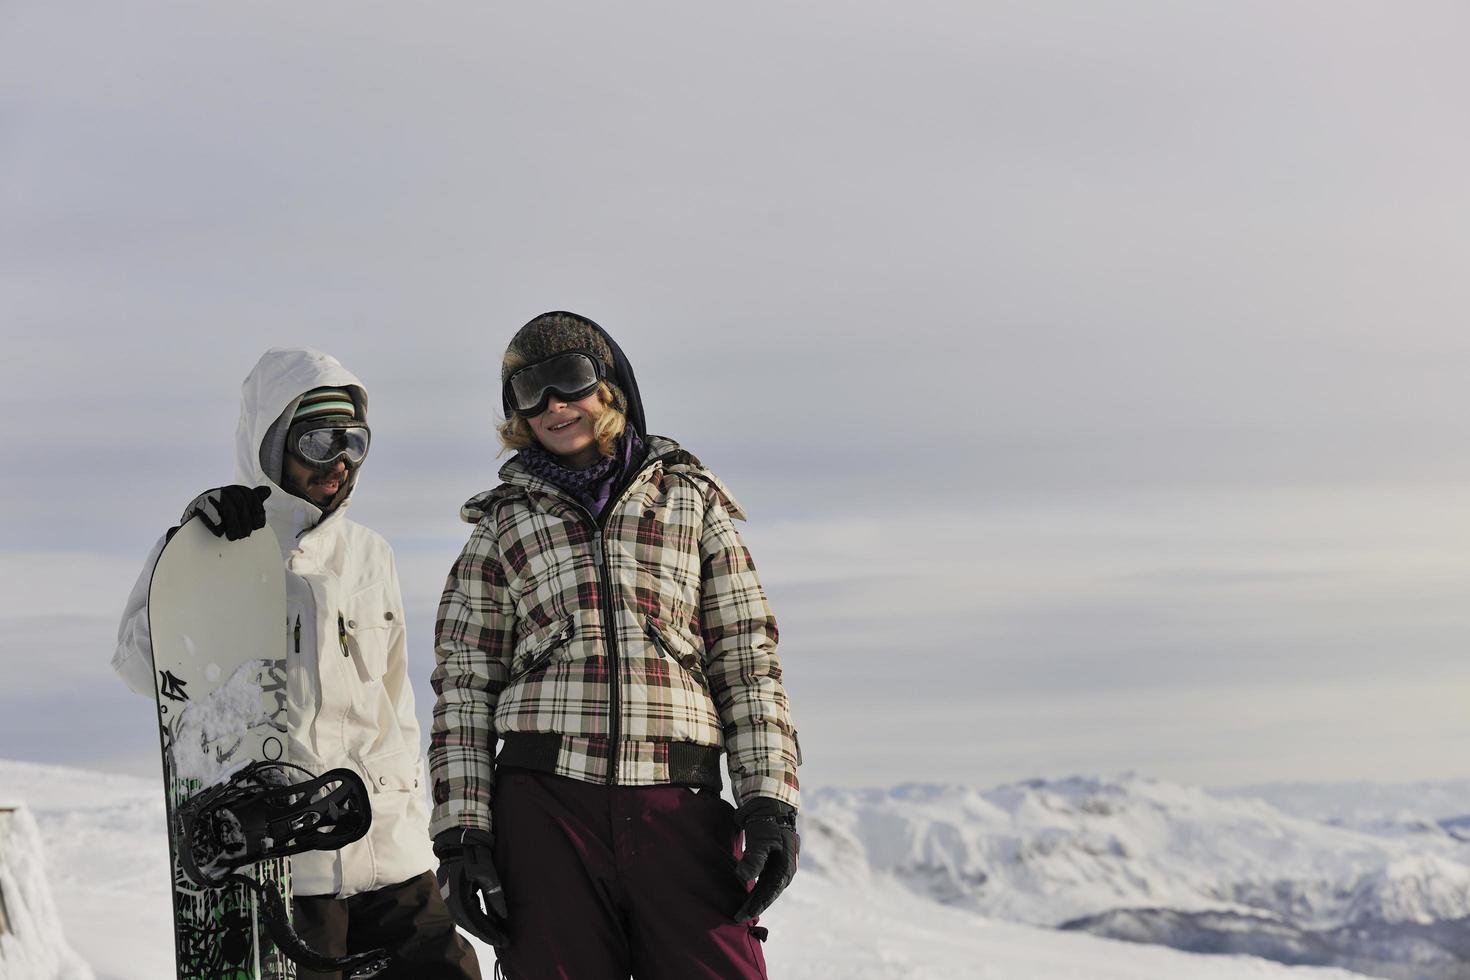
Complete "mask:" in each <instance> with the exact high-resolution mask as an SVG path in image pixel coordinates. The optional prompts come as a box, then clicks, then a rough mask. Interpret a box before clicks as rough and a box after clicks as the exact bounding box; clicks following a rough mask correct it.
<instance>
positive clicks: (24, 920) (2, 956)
mask: <svg viewBox="0 0 1470 980" xmlns="http://www.w3.org/2000/svg"><path fill="white" fill-rule="evenodd" d="M4 785H6V784H4V783H0V786H4ZM6 798H11V797H9V794H8V792H7V793H6ZM51 890H52V875H51V869H50V862H49V861H48V859H47V856H46V853H45V848H44V846H43V845H42V842H41V831H40V829H39V828H38V827H37V826H36V821H35V819H34V818H33V817H32V816H31V814H30V811H29V810H28V809H27V808H26V807H25V806H24V805H19V804H11V803H6V802H4V798H0V978H3V980H93V976H94V974H93V972H92V968H91V967H90V966H88V965H87V963H86V962H85V961H84V960H83V959H82V958H81V957H80V956H78V955H77V953H76V952H75V951H74V950H73V949H72V947H71V946H70V945H69V944H68V943H67V940H66V930H65V929H64V928H63V925H62V918H61V916H60V915H58V914H57V910H56V904H55V902H54V901H53V900H52V894H51ZM73 925H74V924H73Z"/></svg>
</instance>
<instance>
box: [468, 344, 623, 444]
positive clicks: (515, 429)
mask: <svg viewBox="0 0 1470 980" xmlns="http://www.w3.org/2000/svg"><path fill="white" fill-rule="evenodd" d="M525 363H526V359H525V358H524V357H522V356H521V355H520V354H518V353H517V352H515V351H513V350H512V351H506V353H505V368H504V370H505V373H506V374H509V373H510V372H512V371H514V370H516V368H519V367H522V366H524V365H525ZM597 400H598V401H599V402H600V403H601V404H602V410H601V411H600V412H598V413H597V414H596V415H595V416H594V417H593V419H592V438H594V439H595V440H597V451H598V452H599V453H601V454H602V455H603V456H611V455H612V454H613V453H614V452H616V451H617V441H618V436H620V435H622V434H623V431H624V430H625V429H627V427H628V417H627V416H626V415H624V414H623V413H622V412H620V411H618V410H617V409H616V408H614V407H613V393H612V389H611V388H609V387H608V386H607V382H606V381H599V382H597ZM495 432H496V434H497V435H499V436H500V452H498V453H496V455H497V456H504V455H505V454H506V453H508V452H510V451H512V450H516V451H519V450H522V449H529V448H531V447H532V446H539V445H540V442H539V441H538V440H537V439H536V434H535V433H534V432H532V431H531V423H530V422H528V421H527V420H526V418H525V416H523V415H521V414H520V413H518V412H511V414H510V417H509V418H507V419H506V420H505V421H504V422H501V423H499V424H498V425H496V426H495ZM543 448H544V447H543Z"/></svg>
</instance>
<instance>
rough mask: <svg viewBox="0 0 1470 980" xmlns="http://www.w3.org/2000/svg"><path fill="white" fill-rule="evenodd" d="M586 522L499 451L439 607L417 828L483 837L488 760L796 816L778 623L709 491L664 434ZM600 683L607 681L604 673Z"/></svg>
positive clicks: (719, 488)
mask: <svg viewBox="0 0 1470 980" xmlns="http://www.w3.org/2000/svg"><path fill="white" fill-rule="evenodd" d="M648 447H649V448H648V455H647V457H646V458H645V460H644V462H643V465H642V467H641V468H640V469H639V471H638V472H637V474H636V475H635V476H634V477H633V478H632V480H631V481H629V482H628V483H627V485H626V486H625V488H624V490H623V492H622V493H621V495H620V496H619V497H618V498H617V499H616V500H614V501H613V502H611V503H609V504H608V506H607V508H606V510H604V512H603V514H602V517H601V520H599V521H594V520H593V519H592V517H591V515H590V514H589V513H588V512H587V511H586V509H585V508H583V507H582V506H581V505H580V504H578V503H577V502H575V501H574V500H573V499H572V497H571V496H569V495H568V494H567V493H565V492H564V491H562V490H561V489H560V488H558V487H557V486H555V485H554V484H552V483H550V482H548V481H546V480H543V479H540V478H538V477H535V476H533V475H532V474H531V473H530V472H529V471H528V470H526V468H525V467H523V466H522V465H520V463H519V462H518V461H517V460H516V459H514V458H512V459H511V460H510V461H509V462H508V463H506V465H505V466H504V467H502V469H501V471H500V477H501V479H502V480H504V481H505V482H504V483H503V484H501V485H500V486H498V487H496V488H495V489H494V490H491V491H488V492H486V493H482V494H480V495H478V496H476V497H474V498H472V499H471V500H470V501H469V502H468V503H466V504H465V506H464V508H463V509H462V510H461V511H460V516H461V517H463V518H464V520H466V521H468V522H471V523H473V524H474V525H475V530H474V532H473V533H472V534H471V535H470V540H469V543H468V544H466V545H465V548H464V551H463V552H462V553H461V554H460V556H459V559H458V561H456V562H455V564H454V567H453V568H452V569H451V570H450V573H449V581H448V583H447V585H446V586H445V589H444V595H443V598H442V599H441V600H440V603H439V616H438V623H437V626H436V643H435V653H436V655H437V658H438V664H437V666H436V667H435V669H434V673H433V677H432V683H433V687H434V692H435V694H437V695H438V701H437V703H436V704H435V705H434V720H433V728H432V736H431V739H430V745H429V770H430V779H431V781H432V783H433V794H434V813H433V819H432V822H431V826H430V832H431V833H433V834H438V833H439V832H440V831H443V830H446V829H449V828H453V827H475V828H479V829H489V826H490V799H491V794H492V792H493V776H492V773H493V769H492V764H493V763H494V762H495V745H496V741H497V739H504V745H503V747H502V748H501V751H500V756H499V760H500V764H501V765H513V766H519V767H525V768H532V769H538V770H541V771H545V772H552V773H555V774H558V775H562V776H570V777H572V778H573V779H580V780H583V781H586V782H598V783H608V784H622V785H632V786H642V785H653V784H661V783H693V784H704V785H719V771H718V760H719V754H720V751H721V749H723V750H724V751H725V752H727V753H728V756H729V758H728V767H729V772H730V777H731V780H732V781H733V783H734V790H735V796H736V799H737V801H738V802H741V803H744V802H745V801H746V800H749V799H751V798H752V797H756V796H768V797H773V798H775V799H778V800H782V801H784V802H786V803H789V804H791V805H792V806H796V805H798V803H799V800H798V784H797V778H796V767H797V764H798V762H799V758H798V754H799V749H798V747H797V743H796V732H795V730H794V729H793V728H792V726H791V719H790V714H789V711H788V708H787V700H786V691H785V689H784V688H783V687H782V685H781V666H780V662H779V660H778V659H777V657H776V639H777V633H776V621H775V618H774V617H773V616H772V614H771V609H770V606H769V605H768V604H767V602H766V596H765V592H764V591H763V590H762V589H761V585H760V581H759V580H758V579H757V578H756V572H755V566H754V564H753V563H752V561H751V558H750V552H749V551H747V550H746V548H745V545H744V544H743V543H742V541H741V539H740V535H739V534H738V533H737V531H736V530H735V525H734V523H733V519H744V516H745V515H744V514H743V512H742V511H741V510H740V507H739V505H738V504H736V503H735V501H734V500H733V499H732V498H731V496H730V494H729V492H728V491H727V490H726V489H725V487H724V485H723V484H721V483H720V481H719V480H718V479H717V478H716V477H715V476H714V474H713V473H711V472H710V471H709V470H707V469H705V468H704V467H703V466H702V465H701V464H700V462H699V460H697V459H695V458H694V456H693V455H691V454H690V453H688V452H686V451H684V450H682V449H680V448H679V446H678V444H677V443H675V442H674V441H673V440H671V439H666V438H663V437H661V436H649V437H648ZM614 678H615V679H616V681H615V682H614V681H613V679H614Z"/></svg>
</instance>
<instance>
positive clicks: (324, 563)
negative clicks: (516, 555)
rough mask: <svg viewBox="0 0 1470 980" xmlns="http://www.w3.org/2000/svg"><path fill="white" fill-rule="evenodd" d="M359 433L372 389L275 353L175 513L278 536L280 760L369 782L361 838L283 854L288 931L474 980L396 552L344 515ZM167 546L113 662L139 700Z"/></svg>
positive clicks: (357, 462)
mask: <svg viewBox="0 0 1470 980" xmlns="http://www.w3.org/2000/svg"><path fill="white" fill-rule="evenodd" d="M369 441H370V431H369V429H368V427H367V392H366V390H365V389H364V388H363V385H362V382H361V381H359V380H358V379H357V377H356V376H354V375H353V374H352V373H351V372H349V371H348V370H347V369H346V368H344V367H343V366H342V365H341V364H340V363H338V361H337V360H336V359H335V358H332V357H330V356H328V355H326V354H323V353H321V352H320V351H315V350H311V349H309V348H272V349H271V350H268V351H266V352H265V354H264V355H262V356H261V358H260V361H259V362H258V363H257V364H256V365H255V368H254V369H253V370H252V371H251V372H250V374H249V376H248V377H247V378H246V379H245V383H244V386H243V391H242V397H241V405H240V424H239V428H238V430H237V434H236V446H235V449H236V457H235V485H233V486H227V487H221V488H218V489H216V490H212V491H207V492H206V493H204V494H201V495H200V496H198V497H196V498H195V499H194V500H193V501H192V502H191V503H190V504H189V506H188V507H187V508H186V509H185V511H184V516H183V518H182V519H181V522H182V521H183V520H188V519H189V518H190V517H192V516H194V515H196V514H198V515H200V516H201V518H202V519H203V520H204V521H205V523H206V524H208V525H209V526H210V528H211V530H213V531H214V532H215V533H216V534H217V535H223V536H228V537H229V538H231V539H235V538H239V537H243V536H245V535H247V534H250V533H251V532H252V531H255V530H257V529H260V528H264V527H268V528H269V533H272V534H274V535H275V537H276V540H277V542H278V543H279V544H280V547H281V557H282V561H283V562H284V564H285V571H286V597H287V614H288V620H287V627H286V636H285V637H284V642H285V643H286V649H287V664H288V668H287V679H288V724H287V727H288V732H287V738H288V749H287V752H288V754H287V758H288V760H289V761H291V762H292V763H295V764H297V765H300V766H304V767H305V768H307V769H310V770H312V771H313V772H316V773H321V772H325V771H326V770H328V769H333V768H337V767H348V768H351V769H353V770H355V771H356V772H357V773H358V774H359V775H360V776H362V778H363V780H364V781H365V782H366V783H367V785H368V787H369V788H370V790H371V794H372V799H371V803H372V826H371V828H370V829H369V831H368V833H367V835H366V836H365V837H363V838H362V839H361V840H358V841H355V842H353V843H351V844H348V845H347V846H346V847H343V848H342V849H340V850H337V851H310V852H307V853H304V854H298V855H295V856H293V857H292V858H291V878H292V887H293V890H294V892H295V896H294V898H293V902H292V919H293V924H294V925H295V928H296V930H297V932H298V933H299V934H300V935H301V937H302V938H303V939H305V940H306V941H307V942H308V943H309V944H311V945H312V946H313V947H315V948H316V949H317V950H318V951H319V952H321V953H324V954H327V955H329V956H342V955H345V954H347V953H354V952H359V951H362V950H368V949H373V948H377V947H383V946H386V947H388V949H389V951H390V952H391V953H392V954H393V957H394V965H393V967H392V968H391V971H390V972H389V973H388V974H386V976H388V977H404V978H407V977H413V978H416V980H417V978H440V977H442V978H446V980H451V978H452V980H467V978H472V980H479V978H480V970H479V965H478V962H477V960H476V957H475V953H474V950H473V949H471V948H470V947H469V945H468V944H467V943H466V942H465V941H464V939H463V937H461V936H460V935H459V934H458V933H457V932H456V930H455V925H454V921H453V919H452V918H451V917H450V915H449V912H448V910H447V909H446V908H445V905H444V901H443V899H442V898H441V896H440V894H439V890H438V887H437V884H436V882H435V880H434V875H433V874H432V873H431V871H430V869H431V868H433V867H434V866H435V864H436V862H435V859H434V856H433V853H432V850H431V847H430V840H429V833H428V827H429V810H428V802H427V796H426V791H425V784H424V770H423V758H422V754H421V752H420V746H419V726H418V721H417V719H416V717H415V715H414V699H413V688H412V685H411V684H410V683H409V680H408V671H407V667H408V663H407V661H408V656H407V640H406V633H405V630H404V617H403V599H402V595H401V593H400V591H399V586H398V573H397V571H396V569H395V567H394V563H393V552H392V549H391V548H390V547H389V546H388V543H387V541H385V540H384V539H383V538H382V537H381V536H380V535H378V534H377V533H376V532H374V531H371V530H369V529H368V528H366V527H363V526H362V525H361V524H357V523H354V522H353V521H351V520H349V519H348V517H347V514H346V510H347V505H348V503H349V500H350V498H351V496H352V493H353V490H354V487H355V485H356V483H357V477H358V473H359V470H360V467H361V465H362V462H363V459H364V458H365V457H366V455H367V449H368V445H369ZM166 541H167V535H165V537H163V538H161V539H160V540H159V541H158V543H157V544H156V545H155V546H154V547H153V550H152V552H151V554H150V555H149V557H148V560H147V561H146V562H145V563H144V566H143V572H142V574H141V575H140V576H139V577H138V582H137V585H135V586H134V588H133V592H132V595H131V596H130V597H129V598H128V603H127V608H126V609H125V610H124V612H123V617H122V623H121V625H120V627H119V629H118V643H117V652H116V653H115V654H114V655H113V658H112V665H113V668H114V669H115V670H116V671H117V672H118V674H120V675H121V676H122V678H123V680H124V681H126V683H127V685H128V687H130V688H131V689H132V690H134V691H136V692H137V693H139V694H142V695H146V696H147V697H149V698H152V697H153V696H154V683H153V665H152V654H151V646H150V642H149V634H148V610H147V602H148V583H149V579H150V577H151V575H152V572H153V566H154V564H155V563H156V562H157V561H158V556H159V553H160V552H161V551H162V550H163V545H164V543H165V542H166ZM298 976H299V977H300V978H301V980H315V978H325V977H328V976H334V977H335V976H339V975H333V974H319V973H312V972H310V971H303V972H300V973H299V974H298Z"/></svg>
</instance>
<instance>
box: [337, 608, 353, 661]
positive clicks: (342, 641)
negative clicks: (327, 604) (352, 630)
mask: <svg viewBox="0 0 1470 980" xmlns="http://www.w3.org/2000/svg"><path fill="white" fill-rule="evenodd" d="M337 643H338V644H339V645H340V646H341V647H342V656H344V657H351V656H352V654H351V653H349V652H347V624H346V623H344V622H342V614H341V613H340V612H339V613H338V614H337Z"/></svg>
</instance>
